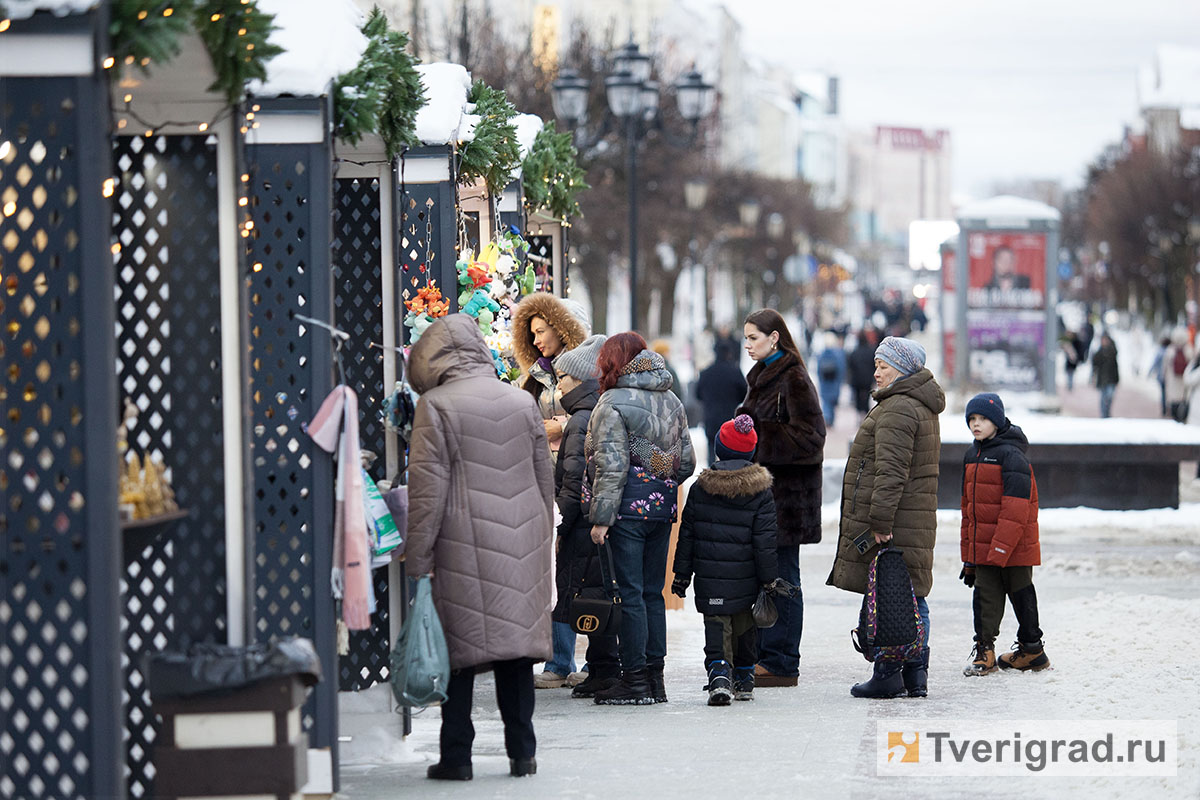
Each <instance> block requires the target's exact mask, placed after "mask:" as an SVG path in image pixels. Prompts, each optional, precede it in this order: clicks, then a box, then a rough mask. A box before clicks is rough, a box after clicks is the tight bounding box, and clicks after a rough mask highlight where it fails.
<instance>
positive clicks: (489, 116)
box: [458, 81, 521, 197]
mask: <svg viewBox="0 0 1200 800" xmlns="http://www.w3.org/2000/svg"><path fill="white" fill-rule="evenodd" d="M467 100H468V102H471V103H474V104H475V113H476V114H478V115H479V123H478V124H477V125H476V126H475V138H474V139H472V140H471V141H469V142H465V143H464V144H463V146H462V147H461V148H460V149H459V151H458V155H459V162H458V181H459V183H470V182H471V181H473V180H475V179H477V178H482V179H483V181H484V183H485V184H487V190H488V194H490V195H491V196H492V197H499V196H500V194H501V192H503V191H504V187H505V186H507V185H508V183H509V181H510V180H511V179H512V174H513V172H514V171H515V170H516V169H517V167H518V166H519V165H520V163H521V148H520V145H519V144H518V142H517V128H516V126H515V125H513V122H512V119H513V117H515V116H516V115H517V110H516V109H515V108H513V104H512V103H510V102H508V95H506V94H505V93H504V90H503V89H493V88H492V87H490V86H488V85H487V84H486V83H484V82H483V81H475V83H474V84H473V85H472V86H471V93H470V94H469V95H468V96H467Z"/></svg>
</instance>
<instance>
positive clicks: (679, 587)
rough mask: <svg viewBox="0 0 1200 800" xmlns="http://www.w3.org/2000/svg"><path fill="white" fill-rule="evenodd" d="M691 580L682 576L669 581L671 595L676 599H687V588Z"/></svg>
mask: <svg viewBox="0 0 1200 800" xmlns="http://www.w3.org/2000/svg"><path fill="white" fill-rule="evenodd" d="M691 582H692V579H691V578H688V577H685V576H683V575H676V576H675V580H673V581H671V594H673V595H675V596H676V597H687V588H688V585H689V584H691Z"/></svg>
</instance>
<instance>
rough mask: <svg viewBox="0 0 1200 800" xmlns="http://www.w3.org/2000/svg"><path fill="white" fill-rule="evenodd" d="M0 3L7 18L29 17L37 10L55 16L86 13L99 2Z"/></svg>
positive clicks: (44, 0)
mask: <svg viewBox="0 0 1200 800" xmlns="http://www.w3.org/2000/svg"><path fill="white" fill-rule="evenodd" d="M0 5H2V6H3V7H4V13H5V15H6V16H7V17H8V18H9V19H29V18H30V17H32V16H33V15H34V14H35V13H36V12H38V11H49V12H50V13H51V14H53V15H54V16H56V17H66V16H69V15H71V14H86V13H87V12H89V11H91V10H92V9H93V8H95V7H96V6H98V5H100V3H99V2H98V0H4V2H3V3H0Z"/></svg>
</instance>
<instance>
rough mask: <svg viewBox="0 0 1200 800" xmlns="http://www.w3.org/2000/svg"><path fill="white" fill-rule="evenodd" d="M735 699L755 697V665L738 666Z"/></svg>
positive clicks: (735, 672)
mask: <svg viewBox="0 0 1200 800" xmlns="http://www.w3.org/2000/svg"><path fill="white" fill-rule="evenodd" d="M733 699H734V700H753V699H754V667H738V668H737V669H736V670H734V672H733Z"/></svg>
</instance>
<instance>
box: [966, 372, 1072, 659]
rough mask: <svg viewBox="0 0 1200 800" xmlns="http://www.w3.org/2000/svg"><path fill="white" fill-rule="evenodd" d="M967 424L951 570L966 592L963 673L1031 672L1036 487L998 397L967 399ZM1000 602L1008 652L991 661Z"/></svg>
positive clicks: (1036, 641) (1037, 552) (1040, 652)
mask: <svg viewBox="0 0 1200 800" xmlns="http://www.w3.org/2000/svg"><path fill="white" fill-rule="evenodd" d="M967 426H968V427H969V428H970V430H971V435H972V436H973V437H974V438H975V442H974V443H973V444H971V445H970V446H969V447H968V448H967V452H966V454H965V455H964V456H963V486H962V525H961V535H960V537H959V548H960V551H961V555H962V560H963V567H962V572H960V573H959V578H961V579H962V581H963V583H965V584H966V585H967V586H968V587H970V588H971V589H973V591H974V595H973V598H972V601H971V606H972V608H973V609H974V615H975V649H974V650H973V651H972V661H971V663H970V664H969V665H967V667H966V669H964V670H963V674H964V675H966V676H968V677H971V676H979V675H987V674H988V673H991V672H995V671H996V668H997V667H999V668H1000V669H1016V670H1021V671H1025V670H1033V671H1035V672H1036V671H1039V670H1043V669H1046V668H1047V667H1049V666H1050V659H1049V658H1047V656H1046V652H1045V649H1044V648H1043V647H1042V629H1041V628H1040V627H1039V620H1038V605H1037V592H1036V591H1035V590H1034V588H1033V568H1034V567H1036V566H1037V565H1038V564H1041V563H1042V551H1041V545H1040V543H1039V541H1038V491H1037V481H1036V480H1035V479H1034V476H1033V467H1032V466H1030V464H1029V459H1028V458H1027V457H1026V455H1025V452H1026V450H1027V449H1028V447H1029V440H1028V439H1027V438H1025V433H1024V432H1023V431H1022V430H1021V429H1020V428H1018V427H1017V426H1016V425H1013V424H1012V423H1011V422H1010V421H1009V419H1008V417H1006V416H1004V403H1003V402H1002V401H1001V400H1000V397H999V395H996V394H991V393H984V394H978V395H975V397H973V398H971V401H970V402H969V403H967ZM1006 599H1007V600H1008V602H1009V603H1011V604H1012V607H1013V611H1014V612H1016V615H1017V641H1016V644H1015V645H1014V646H1013V652H1011V653H1006V654H1005V655H1002V656H1000V658H999V660H997V659H996V637H997V636H999V635H1000V623H1001V622H1002V621H1003V619H1004V603H1005V600H1006Z"/></svg>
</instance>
